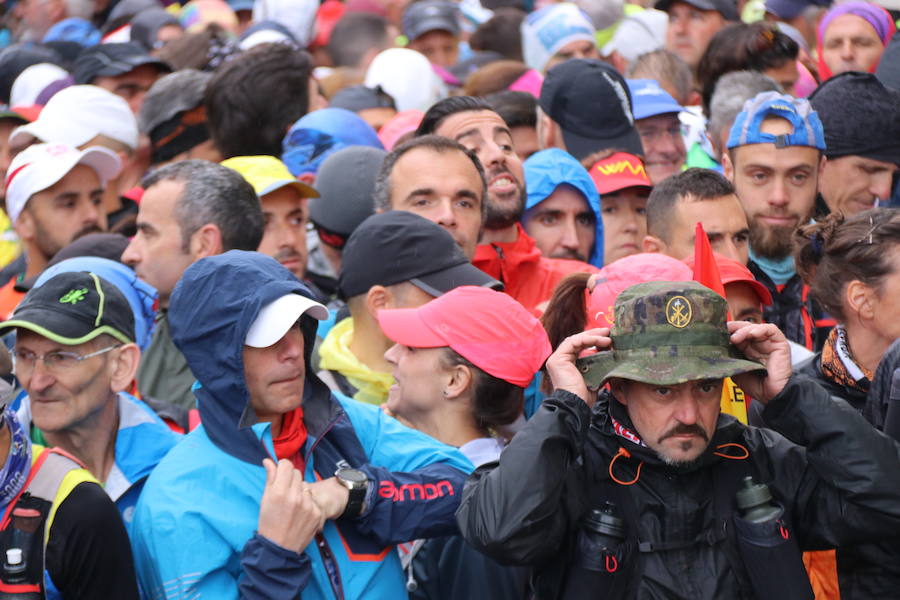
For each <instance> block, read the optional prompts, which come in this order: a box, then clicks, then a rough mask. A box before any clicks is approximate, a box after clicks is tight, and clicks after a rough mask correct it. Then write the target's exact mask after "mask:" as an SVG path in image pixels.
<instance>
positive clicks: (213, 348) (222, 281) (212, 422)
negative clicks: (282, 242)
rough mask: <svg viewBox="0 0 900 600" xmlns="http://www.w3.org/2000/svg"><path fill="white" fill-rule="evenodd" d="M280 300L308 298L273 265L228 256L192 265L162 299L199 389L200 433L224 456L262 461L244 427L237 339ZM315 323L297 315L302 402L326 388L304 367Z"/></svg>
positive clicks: (245, 255) (262, 451) (248, 410)
mask: <svg viewBox="0 0 900 600" xmlns="http://www.w3.org/2000/svg"><path fill="white" fill-rule="evenodd" d="M285 294H300V295H301V296H306V297H307V298H313V299H314V296H313V294H312V293H311V292H310V291H309V289H308V288H307V287H306V286H304V285H303V284H302V283H300V281H299V280H297V278H296V277H294V275H293V274H292V273H291V272H290V271H288V270H287V269H285V268H284V267H283V266H281V265H280V264H279V263H278V261H276V260H275V259H273V258H271V257H269V256H265V255H263V254H259V253H258V252H245V251H242V250H231V251H229V252H226V253H224V254H220V255H218V256H210V257H207V258H203V259H200V260H199V261H197V262H195V263H194V264H192V265H191V266H190V267H188V268H187V270H186V271H185V272H184V275H182V277H181V280H179V282H178V284H177V285H176V286H175V290H174V291H173V292H172V297H171V299H170V301H169V312H168V314H169V325H170V327H171V331H172V340H173V342H174V343H175V346H176V347H177V348H178V349H179V350H180V351H181V353H182V354H184V357H185V359H186V360H187V363H188V366H190V368H191V371H192V372H193V374H194V376H195V377H196V378H197V381H198V383H199V384H200V385H199V387H198V388H197V389H195V391H194V393H195V394H196V396H197V404H198V408H199V410H200V417H201V420H202V422H203V427H204V429H205V431H206V433H207V435H208V436H209V437H210V439H211V440H212V441H213V443H215V444H216V446H218V447H219V448H220V449H221V450H222V451H223V452H226V453H228V454H231V455H232V456H235V457H236V458H239V459H241V460H244V461H246V462H250V463H254V464H257V465H258V464H260V463H261V462H262V460H263V459H264V458H267V457H268V456H269V454H268V452H267V450H266V448H265V446H263V444H262V442H261V441H260V439H259V437H258V436H257V435H256V433H254V432H253V430H252V429H251V426H252V425H254V424H255V423H256V422H257V417H256V413H255V411H254V410H253V407H252V406H251V405H250V394H249V392H248V390H247V384H246V381H245V379H244V359H243V349H244V340H245V339H246V338H247V332H248V331H249V330H250V326H251V325H252V324H253V321H254V320H256V317H257V315H258V314H259V311H260V310H262V308H263V307H265V306H266V305H268V304H269V303H270V302H273V301H274V300H277V299H278V298H280V297H282V296H284V295H285ZM317 324H318V322H317V321H316V320H315V319H313V318H312V317H310V316H308V315H304V316H303V317H301V329H302V331H303V340H304V344H305V347H304V358H305V363H306V380H305V382H304V388H303V398H304V406H305V401H306V399H307V398H309V397H311V396H313V395H317V394H322V393H325V394H327V388H325V386H324V384H323V383H322V382H321V381H319V379H318V378H317V377H316V376H315V373H314V372H313V369H312V368H311V361H310V358H311V356H312V349H313V343H314V341H315V335H316V327H317Z"/></svg>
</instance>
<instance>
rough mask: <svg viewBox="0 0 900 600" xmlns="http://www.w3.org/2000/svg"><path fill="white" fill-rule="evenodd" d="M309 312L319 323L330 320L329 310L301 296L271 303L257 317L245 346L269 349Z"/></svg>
mask: <svg viewBox="0 0 900 600" xmlns="http://www.w3.org/2000/svg"><path fill="white" fill-rule="evenodd" d="M307 312H308V313H309V316H311V317H312V318H314V319H317V320H319V321H324V320H325V319H327V318H328V309H327V308H325V307H324V306H322V305H321V304H319V303H318V302H316V301H315V300H312V299H310V298H307V297H306V296H301V295H300V294H285V295H284V296H282V297H281V298H278V299H276V300H273V301H272V302H269V303H268V304H266V305H265V306H264V307H263V308H262V310H261V311H259V314H258V315H256V320H255V321H253V325H251V326H250V330H249V331H248V332H247V338H246V339H245V340H244V345H245V346H250V347H251V348H268V347H269V346H271V345H272V344H274V343H275V342H277V341H278V340H280V339H281V338H283V337H284V334H286V333H287V332H288V329H290V328H291V327H292V326H293V325H294V323H296V322H297V320H298V319H299V318H300V317H302V316H303V315H304V314H306V313H307Z"/></svg>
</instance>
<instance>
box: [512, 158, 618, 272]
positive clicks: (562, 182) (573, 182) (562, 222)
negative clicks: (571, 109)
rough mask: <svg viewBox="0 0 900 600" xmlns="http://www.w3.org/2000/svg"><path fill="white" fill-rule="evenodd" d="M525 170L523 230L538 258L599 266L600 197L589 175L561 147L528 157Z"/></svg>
mask: <svg viewBox="0 0 900 600" xmlns="http://www.w3.org/2000/svg"><path fill="white" fill-rule="evenodd" d="M523 167H524V168H525V185H526V189H527V190H528V197H527V200H526V202H525V214H524V215H523V216H522V226H523V227H524V228H525V231H526V233H528V235H530V236H531V237H533V238H534V241H535V243H536V244H537V247H538V248H539V249H540V251H541V254H543V255H544V256H548V257H550V258H568V259H573V260H580V261H582V262H589V263H591V264H592V265H594V266H595V267H602V266H603V249H604V248H603V216H602V215H601V213H600V194H599V193H598V192H597V186H596V185H595V184H594V180H593V179H591V176H590V174H588V172H587V170H586V169H585V168H584V167H583V166H581V163H579V162H578V161H577V160H575V157H574V156H572V155H571V154H569V153H568V152H566V151H565V150H560V149H559V148H548V149H546V150H541V151H540V152H536V153H535V154H532V155H531V156H530V157H529V158H528V160H526V161H525V163H524V164H523Z"/></svg>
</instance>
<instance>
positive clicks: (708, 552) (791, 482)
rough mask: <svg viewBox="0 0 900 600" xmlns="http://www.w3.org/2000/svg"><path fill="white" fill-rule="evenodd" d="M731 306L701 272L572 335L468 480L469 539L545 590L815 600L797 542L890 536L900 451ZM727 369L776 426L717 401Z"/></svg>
mask: <svg viewBox="0 0 900 600" xmlns="http://www.w3.org/2000/svg"><path fill="white" fill-rule="evenodd" d="M727 311H728V305H727V303H726V300H725V299H724V298H722V297H721V296H719V295H718V294H717V293H716V292H714V291H712V290H710V289H709V288H706V287H705V286H703V285H701V284H699V283H697V282H693V281H686V282H649V283H641V284H638V285H634V286H631V287H629V288H626V289H625V290H624V291H623V292H622V293H621V294H620V295H619V296H618V298H617V299H616V302H615V308H614V319H613V321H614V322H613V326H612V329H611V330H610V329H606V328H598V329H591V330H588V331H585V332H582V333H578V334H576V335H573V336H571V337H569V338H566V339H565V340H564V341H563V342H562V343H561V344H560V345H559V347H558V349H557V350H556V352H555V353H554V354H553V355H551V356H550V358H549V359H548V360H547V363H546V370H547V373H548V376H549V378H550V380H551V382H552V385H553V388H554V391H553V393H552V394H550V395H549V396H548V397H547V398H545V399H544V402H543V403H542V405H541V408H540V409H539V410H538V411H537V412H536V413H535V414H534V416H532V417H531V419H530V420H529V421H528V423H527V424H526V425H525V426H524V427H523V428H522V429H521V430H520V431H519V432H518V433H517V434H516V436H515V437H514V438H513V439H512V441H511V442H510V443H509V445H507V446H506V448H505V449H504V451H503V456H502V459H501V460H500V461H499V462H494V463H489V464H487V465H483V466H481V467H479V468H478V469H477V470H476V471H475V473H474V474H473V475H472V476H471V477H470V478H469V480H468V481H467V482H466V486H465V488H464V492H463V498H462V501H461V503H460V507H459V510H458V511H457V513H456V515H457V521H458V523H459V526H460V530H461V532H462V535H463V537H464V538H465V539H466V541H467V542H469V543H470V544H471V545H472V546H474V547H475V549H477V550H479V551H481V552H483V553H484V554H486V555H488V556H490V557H493V558H496V559H501V560H503V561H505V563H506V564H517V565H528V566H530V567H532V569H533V576H532V583H533V590H534V595H535V597H538V598H556V599H562V600H569V599H576V598H604V599H609V600H618V599H625V598H654V599H656V598H660V599H661V598H666V599H673V598H704V599H711V600H725V599H728V600H732V599H735V598H791V599H795V598H796V599H800V598H803V599H808V600H812V598H813V592H812V589H811V587H810V583H809V579H808V578H807V575H806V571H805V569H804V567H803V561H802V558H801V551H803V550H806V549H810V548H827V547H835V546H836V545H841V544H845V543H853V542H854V541H855V540H862V541H867V542H868V541H872V540H878V539H882V538H885V537H888V536H891V535H893V534H894V532H896V531H897V528H898V526H900V448H898V446H897V444H896V443H895V442H894V441H893V440H891V439H889V438H888V437H886V436H881V435H878V434H877V433H876V432H875V431H873V430H872V427H871V425H869V423H868V422H866V421H865V419H864V418H863V417H862V416H861V415H859V414H858V413H857V412H856V411H853V410H849V409H847V407H846V406H843V405H842V403H839V402H836V401H835V400H834V399H833V398H832V397H831V396H830V395H829V393H828V392H827V391H826V390H825V389H824V388H822V387H820V386H819V385H818V384H816V383H814V382H812V381H810V380H809V379H807V378H805V377H803V376H796V375H794V374H793V373H792V369H791V358H790V348H789V345H788V341H787V339H786V338H785V336H784V334H782V333H781V332H780V331H779V330H778V328H777V327H775V326H774V325H771V324H750V323H747V322H730V323H727V322H726V313H727ZM610 346H611V347H612V351H611V352H601V353H600V354H597V355H595V356H594V357H592V358H591V359H588V360H587V361H584V360H577V357H578V356H579V355H580V354H581V353H582V352H584V351H585V350H588V349H591V348H597V349H599V350H601V351H602V350H607V349H609V348H610ZM725 377H733V378H734V380H735V382H736V383H737V384H738V385H739V386H740V387H741V389H743V390H744V391H745V392H747V394H748V395H750V396H752V397H753V398H754V402H758V403H760V404H761V405H763V407H764V408H763V411H762V415H763V418H764V420H765V423H766V425H767V426H768V428H769V429H762V428H756V427H749V426H746V425H743V424H741V423H739V422H737V421H736V420H735V419H734V418H733V417H731V416H728V415H723V414H721V412H720V398H721V396H720V394H721V392H722V385H723V379H724V378H725ZM605 383H608V384H609V388H608V389H606V388H604V389H602V390H601V391H600V392H599V394H598V392H597V388H600V387H603V385H604V384H605ZM751 507H752V508H754V509H756V511H755V512H753V513H751V512H750V510H749V509H750V508H751Z"/></svg>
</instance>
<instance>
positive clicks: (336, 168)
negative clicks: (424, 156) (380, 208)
mask: <svg viewBox="0 0 900 600" xmlns="http://www.w3.org/2000/svg"><path fill="white" fill-rule="evenodd" d="M385 156H387V152H385V151H384V150H380V149H378V148H370V147H369V146H350V147H349V148H343V149H341V150H338V151H337V152H335V153H334V154H332V155H331V156H329V157H328V158H326V159H325V161H324V162H323V163H322V166H320V167H319V172H318V175H317V176H316V189H317V190H319V194H320V196H319V197H318V198H310V200H309V218H310V219H311V220H312V222H313V223H315V224H316V225H317V226H318V227H323V228H325V229H327V230H328V231H330V232H333V233H337V234H340V235H342V236H349V235H350V234H351V233H353V231H354V230H355V229H356V227H357V226H358V225H359V224H360V223H362V222H363V221H364V220H365V219H366V218H367V217H369V216H370V215H372V214H373V213H374V212H375V205H374V203H373V201H372V191H373V190H374V189H375V176H376V175H377V174H378V170H379V169H380V168H381V163H383V162H384V157H385Z"/></svg>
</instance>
